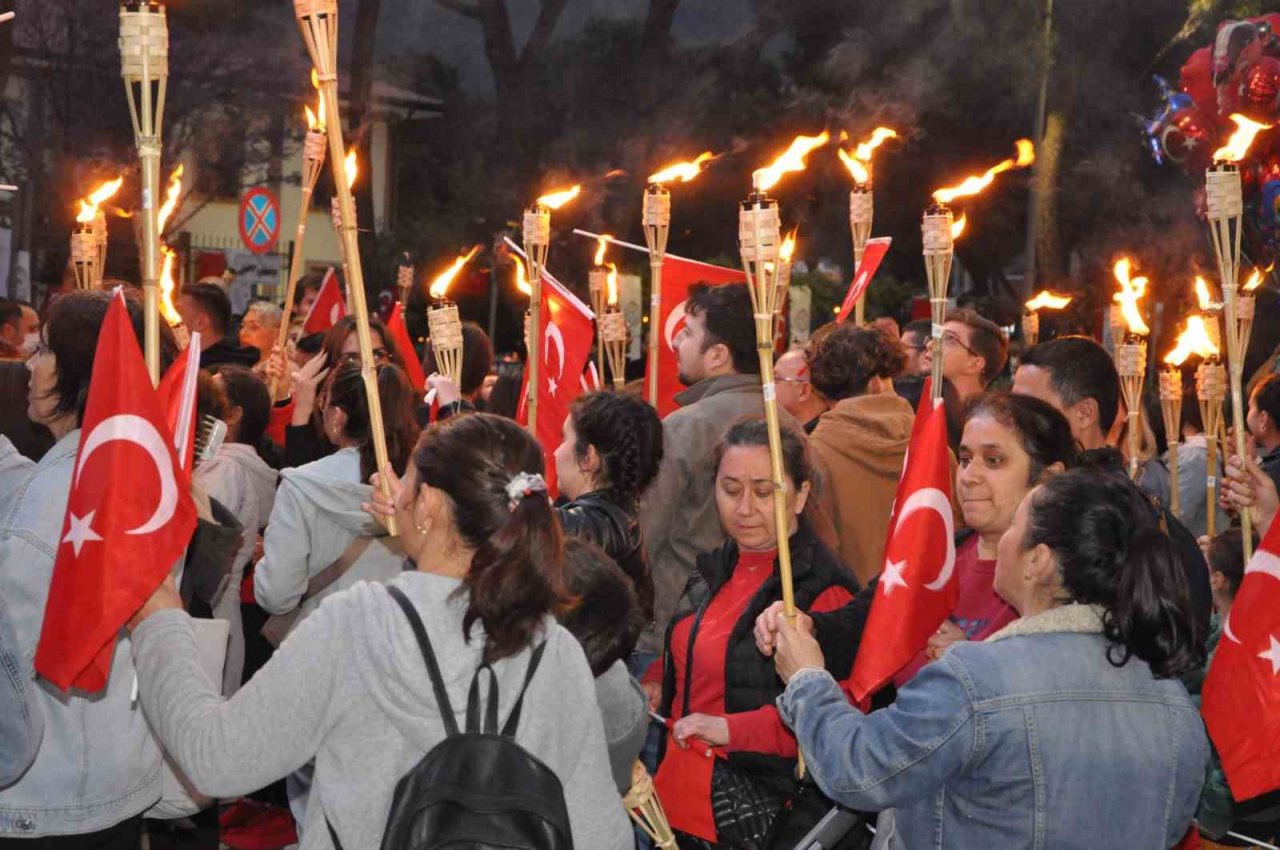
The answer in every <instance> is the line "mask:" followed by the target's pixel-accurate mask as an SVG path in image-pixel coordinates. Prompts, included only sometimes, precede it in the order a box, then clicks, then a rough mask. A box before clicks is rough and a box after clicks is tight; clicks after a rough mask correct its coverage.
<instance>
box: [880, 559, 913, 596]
mask: <svg viewBox="0 0 1280 850" xmlns="http://www.w3.org/2000/svg"><path fill="white" fill-rule="evenodd" d="M906 568H907V562H906V561H898V562H897V563H894V562H893V561H889V560H886V561H885V562H884V573H883V574H882V575H881V576H880V586H881V587H883V588H884V595H885V596H888V595H889V594H890V593H893V589H894V588H895V587H906V586H907V580H906V579H904V578H903V577H902V571H903V570H905V569H906Z"/></svg>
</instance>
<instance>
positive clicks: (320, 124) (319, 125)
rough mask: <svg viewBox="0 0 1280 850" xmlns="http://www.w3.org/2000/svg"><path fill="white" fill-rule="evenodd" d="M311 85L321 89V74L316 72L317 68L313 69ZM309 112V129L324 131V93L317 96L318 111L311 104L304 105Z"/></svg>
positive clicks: (317, 89) (316, 131)
mask: <svg viewBox="0 0 1280 850" xmlns="http://www.w3.org/2000/svg"><path fill="white" fill-rule="evenodd" d="M311 87H312V88H314V89H315V90H316V91H320V75H319V74H318V73H316V69H315V68H312V69H311ZM302 108H303V109H304V110H306V112H307V129H308V130H310V131H311V132H313V133H323V132H324V128H325V123H324V95H321V96H320V97H317V98H316V110H317V111H316V112H312V111H311V107H310V106H303V107H302Z"/></svg>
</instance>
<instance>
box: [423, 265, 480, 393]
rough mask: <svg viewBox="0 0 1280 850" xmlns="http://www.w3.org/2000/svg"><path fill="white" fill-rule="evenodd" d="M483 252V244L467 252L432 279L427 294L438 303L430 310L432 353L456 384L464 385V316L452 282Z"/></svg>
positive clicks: (428, 325) (428, 312) (437, 362)
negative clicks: (451, 294) (453, 298)
mask: <svg viewBox="0 0 1280 850" xmlns="http://www.w3.org/2000/svg"><path fill="white" fill-rule="evenodd" d="M479 252H480V246H479V245H476V246H474V247H473V248H472V249H471V250H470V251H468V252H467V253H466V254H463V255H462V256H461V257H458V258H457V259H456V260H454V261H453V265H451V266H449V268H447V269H445V270H444V271H443V272H441V273H440V275H439V276H437V277H436V279H435V280H434V281H432V282H431V287H430V288H429V289H428V290H427V294H428V295H430V296H431V298H432V299H433V301H434V303H433V304H432V306H431V307H430V308H429V309H428V310H427V328H428V332H429V333H430V334H431V353H432V354H433V355H435V358H436V366H437V367H439V369H440V371H441V373H442V374H444V375H446V376H448V378H449V380H451V381H453V385H454V386H456V387H459V388H461V387H462V318H461V317H460V316H459V315H458V305H457V304H454V303H453V302H452V301H450V300H449V299H448V297H447V296H448V294H449V285H450V284H452V283H453V281H454V279H455V278H456V277H457V276H458V272H460V271H462V267H463V266H465V265H466V264H467V263H469V262H471V261H472V259H474V258H475V256H476V254H478V253H479Z"/></svg>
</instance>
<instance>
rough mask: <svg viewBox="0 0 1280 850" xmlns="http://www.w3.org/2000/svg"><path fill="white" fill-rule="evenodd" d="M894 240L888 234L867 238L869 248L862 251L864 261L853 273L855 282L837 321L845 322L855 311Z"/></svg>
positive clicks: (842, 305) (845, 298)
mask: <svg viewBox="0 0 1280 850" xmlns="http://www.w3.org/2000/svg"><path fill="white" fill-rule="evenodd" d="M892 242H893V239H892V238H891V237H888V236H877V237H876V238H875V239H868V240H867V248H866V250H865V251H863V252H862V262H861V263H859V264H858V270H857V272H855V273H854V275H853V283H851V284H850V285H849V292H848V294H846V295H845V297H844V303H843V304H841V305H840V313H839V315H837V316H836V321H837V322H843V321H844V320H845V319H847V318H849V316H850V315H851V314H852V313H853V308H854V306H855V305H857V303H858V299H859V298H860V297H862V293H864V292H866V291H867V287H869V286H870V285H871V278H873V277H875V276H876V270H877V269H879V268H880V264H881V263H882V262H884V257H885V255H886V254H888V253H889V245H890V244H892Z"/></svg>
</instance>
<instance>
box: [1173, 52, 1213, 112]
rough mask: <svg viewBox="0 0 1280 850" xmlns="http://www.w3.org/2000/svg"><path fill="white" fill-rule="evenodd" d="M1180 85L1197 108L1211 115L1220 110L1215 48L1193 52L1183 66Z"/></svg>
mask: <svg viewBox="0 0 1280 850" xmlns="http://www.w3.org/2000/svg"><path fill="white" fill-rule="evenodd" d="M1178 85H1179V86H1181V88H1182V90H1183V91H1184V92H1186V93H1187V94H1189V95H1191V99H1192V100H1193V101H1195V104H1196V108H1198V109H1200V110H1202V111H1203V112H1205V113H1207V114H1209V115H1216V114H1217V112H1218V91H1217V89H1215V88H1214V87H1213V49H1212V48H1209V47H1202V48H1200V49H1199V50H1197V51H1196V52H1195V53H1192V54H1191V56H1190V58H1188V59H1187V62H1186V64H1185V65H1183V66H1182V73H1181V74H1180V75H1179V78H1178Z"/></svg>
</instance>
